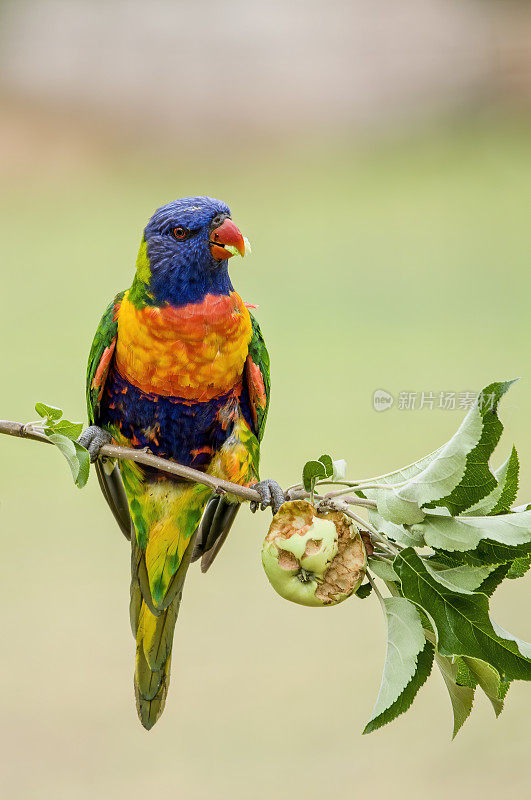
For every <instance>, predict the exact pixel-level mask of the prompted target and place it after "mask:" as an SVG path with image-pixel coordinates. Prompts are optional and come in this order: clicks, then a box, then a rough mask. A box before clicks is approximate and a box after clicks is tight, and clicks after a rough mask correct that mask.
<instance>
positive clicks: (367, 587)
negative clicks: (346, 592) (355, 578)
mask: <svg viewBox="0 0 531 800" xmlns="http://www.w3.org/2000/svg"><path fill="white" fill-rule="evenodd" d="M371 592H372V586H371V584H370V583H363V584H362V585H361V586H360V588H359V589H358V591H357V592H355V594H356V597H359V598H360V600H365V598H366V597H368V596H369V595H370V593H371Z"/></svg>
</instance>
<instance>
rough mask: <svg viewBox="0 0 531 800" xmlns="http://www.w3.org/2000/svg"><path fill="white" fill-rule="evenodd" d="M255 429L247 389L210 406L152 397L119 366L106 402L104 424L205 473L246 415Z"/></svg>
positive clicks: (138, 444) (101, 420) (103, 404)
mask: <svg viewBox="0 0 531 800" xmlns="http://www.w3.org/2000/svg"><path fill="white" fill-rule="evenodd" d="M242 415H243V417H244V418H245V419H246V421H247V422H248V424H249V425H251V415H250V408H249V399H248V395H247V391H246V388H244V389H243V390H242V391H241V392H240V391H235V390H233V391H231V392H228V393H227V394H225V395H222V396H221V397H217V398H215V399H213V400H209V401H207V402H204V403H189V402H185V401H183V400H180V399H178V398H176V399H174V398H170V397H161V396H160V395H153V394H147V393H146V392H143V391H141V390H140V389H138V388H137V387H136V386H133V385H132V384H131V383H129V381H127V380H126V379H125V378H123V377H122V376H121V375H120V373H119V372H118V371H117V370H116V369H115V368H114V367H113V368H112V369H111V370H110V372H109V376H108V378H107V381H106V384H105V390H104V393H103V396H102V399H101V405H100V416H99V424H100V425H103V426H109V425H111V426H113V427H115V428H118V429H119V430H120V432H121V433H122V435H123V436H125V438H126V439H128V440H129V441H130V442H131V444H132V445H133V446H134V447H139V448H142V447H149V449H150V450H151V452H152V453H153V454H154V455H157V456H161V457H162V458H173V459H175V460H176V461H179V462H180V463H181V464H185V465H186V466H189V467H194V468H195V469H205V468H206V467H207V466H208V464H209V463H210V461H211V459H212V456H213V455H214V453H216V452H217V451H218V450H219V449H220V447H221V446H222V445H223V443H224V442H225V440H226V439H227V438H228V437H229V436H230V434H231V433H232V430H233V427H234V424H235V422H236V421H237V419H239V418H240V417H241V416H242Z"/></svg>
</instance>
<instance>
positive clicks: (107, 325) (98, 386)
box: [87, 292, 124, 425]
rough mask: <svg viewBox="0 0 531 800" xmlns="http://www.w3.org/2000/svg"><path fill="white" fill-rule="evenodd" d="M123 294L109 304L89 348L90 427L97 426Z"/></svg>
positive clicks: (88, 398)
mask: <svg viewBox="0 0 531 800" xmlns="http://www.w3.org/2000/svg"><path fill="white" fill-rule="evenodd" d="M123 296H124V292H120V293H119V294H117V295H116V297H115V298H114V300H113V301H112V302H111V303H109V305H108V306H107V308H106V309H105V313H104V314H103V317H102V318H101V320H100V324H99V325H98V329H97V331H96V333H95V335H94V341H93V342H92V347H91V348H90V355H89V360H88V365H87V409H88V417H89V421H90V424H91V425H97V424H98V417H99V408H100V400H101V396H102V394H103V389H104V387H105V381H106V380H107V375H108V374H109V367H110V366H111V362H112V358H113V355H114V348H115V346H116V339H117V336H118V311H119V309H120V304H121V302H122V298H123Z"/></svg>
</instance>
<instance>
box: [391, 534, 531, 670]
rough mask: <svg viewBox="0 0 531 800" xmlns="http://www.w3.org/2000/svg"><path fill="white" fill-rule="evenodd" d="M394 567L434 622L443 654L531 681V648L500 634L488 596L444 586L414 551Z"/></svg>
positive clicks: (404, 587) (398, 558)
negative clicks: (530, 651)
mask: <svg viewBox="0 0 531 800" xmlns="http://www.w3.org/2000/svg"><path fill="white" fill-rule="evenodd" d="M393 566H394V568H395V570H396V571H397V573H398V575H399V577H400V582H401V586H402V592H403V594H404V596H405V597H407V598H408V599H409V600H411V602H413V603H415V604H416V605H418V606H419V607H420V608H422V609H423V610H424V611H425V612H426V614H427V615H428V617H429V618H430V620H432V622H433V625H434V626H435V629H436V633H437V648H438V650H439V652H440V653H441V655H445V656H469V657H470V658H479V659H481V660H482V661H486V662H487V663H488V664H491V665H492V666H493V667H494V668H495V669H496V670H497V671H498V672H499V673H500V675H502V676H504V677H506V678H508V679H513V678H514V679H520V680H531V658H530V657H529V655H531V653H530V654H529V655H528V654H527V650H526V648H531V645H528V644H527V643H526V642H517V640H515V639H514V637H512V638H511V639H509V638H506V637H509V636H511V634H507V632H504V634H505V635H504V636H501V635H500V633H499V632H498V631H497V630H496V629H495V628H494V623H492V622H491V620H490V618H489V614H488V598H487V597H486V595H484V594H472V595H465V594H461V593H459V592H453V591H451V590H450V589H448V588H446V587H444V586H442V584H440V583H439V582H438V581H436V580H435V579H434V578H433V577H432V576H431V575H430V574H429V572H428V571H427V569H426V568H425V566H424V564H423V562H422V560H421V558H420V557H419V556H418V555H417V554H416V553H415V551H414V550H413V549H412V548H408V549H406V550H403V551H402V552H401V553H400V554H399V555H397V556H396V558H395V560H394V562H393ZM500 630H501V629H500ZM522 648H523V651H524V652H522Z"/></svg>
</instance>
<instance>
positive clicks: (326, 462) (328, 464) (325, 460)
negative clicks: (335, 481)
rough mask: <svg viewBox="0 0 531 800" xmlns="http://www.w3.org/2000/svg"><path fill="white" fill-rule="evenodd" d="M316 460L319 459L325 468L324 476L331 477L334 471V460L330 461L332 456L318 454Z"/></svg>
mask: <svg viewBox="0 0 531 800" xmlns="http://www.w3.org/2000/svg"><path fill="white" fill-rule="evenodd" d="M317 460H318V461H320V462H321V464H322V465H323V466H324V468H325V478H331V477H332V474H333V472H334V462H333V461H332V457H331V456H328V455H322V456H319V458H318V459H317Z"/></svg>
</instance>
